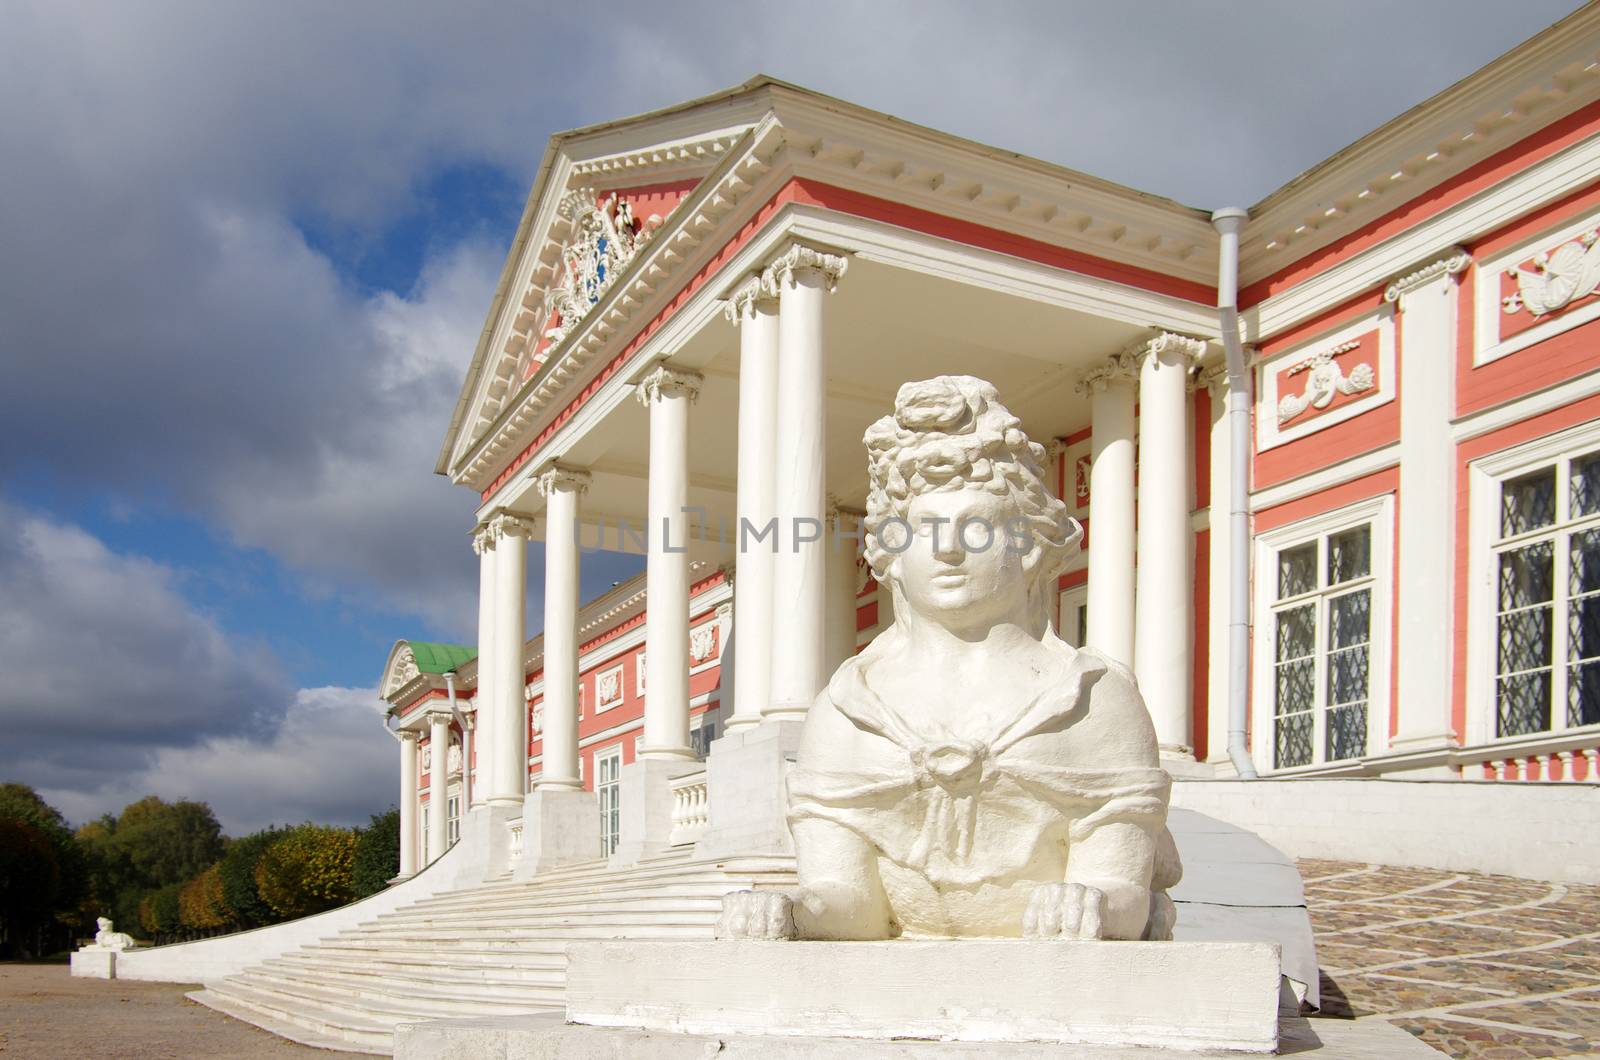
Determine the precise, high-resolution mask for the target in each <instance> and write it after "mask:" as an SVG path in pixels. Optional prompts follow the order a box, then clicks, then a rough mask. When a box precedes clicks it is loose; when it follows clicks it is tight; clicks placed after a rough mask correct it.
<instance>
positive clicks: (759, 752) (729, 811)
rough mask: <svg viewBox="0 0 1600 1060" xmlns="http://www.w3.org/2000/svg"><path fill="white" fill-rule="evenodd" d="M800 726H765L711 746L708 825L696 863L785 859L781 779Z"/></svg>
mask: <svg viewBox="0 0 1600 1060" xmlns="http://www.w3.org/2000/svg"><path fill="white" fill-rule="evenodd" d="M802 728H803V725H802V723H801V722H800V721H798V720H794V719H789V720H768V721H765V722H763V723H762V724H761V725H757V726H754V727H752V728H746V729H741V730H740V731H738V732H730V733H729V734H728V735H726V736H724V737H722V738H721V739H720V740H713V741H712V743H711V753H710V755H709V756H708V757H707V759H706V802H707V815H708V817H709V819H710V824H709V828H708V830H707V832H706V834H705V836H704V837H703V838H702V839H701V840H700V841H699V842H698V843H696V844H695V854H696V856H698V857H713V858H714V857H727V856H732V855H735V854H790V853H793V852H794V841H793V839H792V838H791V837H790V835H789V822H788V820H787V812H788V798H787V794H786V791H785V788H784V778H785V776H786V775H787V773H788V770H789V764H790V763H791V762H793V761H794V758H795V755H796V753H798V751H799V749H800V733H801V730H802Z"/></svg>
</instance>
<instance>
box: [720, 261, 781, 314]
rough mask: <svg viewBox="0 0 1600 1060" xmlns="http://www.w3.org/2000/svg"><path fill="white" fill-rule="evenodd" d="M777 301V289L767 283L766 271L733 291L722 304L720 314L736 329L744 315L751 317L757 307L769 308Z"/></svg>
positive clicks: (750, 278) (746, 280) (747, 279)
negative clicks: (764, 306) (747, 314)
mask: <svg viewBox="0 0 1600 1060" xmlns="http://www.w3.org/2000/svg"><path fill="white" fill-rule="evenodd" d="M777 301H778V289H777V287H775V286H772V285H770V284H769V283H768V271H762V272H759V273H756V274H755V275H754V276H750V277H748V278H746V279H745V281H744V282H743V283H741V284H739V285H738V286H737V287H735V288H734V289H733V291H732V293H731V294H729V295H728V297H727V300H726V301H724V302H723V304H722V312H723V313H724V315H726V316H727V318H728V319H729V320H731V321H732V322H733V324H734V326H735V327H737V326H738V324H739V322H740V321H741V320H743V319H744V318H745V314H746V313H749V314H752V315H753V314H754V313H755V311H756V307H757V306H762V305H766V306H769V307H771V306H773V305H775V303H776V302H777Z"/></svg>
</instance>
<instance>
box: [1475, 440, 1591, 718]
mask: <svg viewBox="0 0 1600 1060" xmlns="http://www.w3.org/2000/svg"><path fill="white" fill-rule="evenodd" d="M1498 493H1499V503H1498V506H1497V512H1496V515H1497V519H1496V524H1497V525H1496V526H1495V533H1494V542H1493V545H1492V548H1491V552H1492V557H1493V558H1492V563H1491V566H1492V570H1493V578H1494V633H1495V640H1494V645H1495V647H1494V659H1495V667H1494V694H1493V703H1494V735H1495V736H1496V737H1511V736H1527V735H1531V734H1537V733H1542V732H1551V731H1561V730H1563V729H1568V728H1576V727H1578V726H1583V725H1594V724H1597V723H1600V452H1589V453H1585V454H1583V455H1578V456H1561V457H1558V458H1556V459H1554V460H1546V461H1545V462H1544V463H1543V464H1542V465H1540V466H1538V467H1535V468H1533V469H1531V470H1526V469H1525V470H1522V471H1520V473H1518V474H1515V475H1513V476H1509V477H1506V478H1503V479H1501V480H1500V482H1499V490H1498Z"/></svg>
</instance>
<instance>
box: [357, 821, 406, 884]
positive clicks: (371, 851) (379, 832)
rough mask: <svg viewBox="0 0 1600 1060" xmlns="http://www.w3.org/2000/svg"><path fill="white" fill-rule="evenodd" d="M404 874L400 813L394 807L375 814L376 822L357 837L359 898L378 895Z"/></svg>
mask: <svg viewBox="0 0 1600 1060" xmlns="http://www.w3.org/2000/svg"><path fill="white" fill-rule="evenodd" d="M399 872H400V811H399V810H398V809H396V808H395V807H393V806H391V807H389V808H388V809H387V810H385V811H384V812H382V813H375V814H373V815H372V823H371V824H370V825H368V826H367V827H366V828H363V829H361V830H360V831H359V832H358V833H357V836H356V858H355V865H354V866H353V868H352V869H351V873H350V875H351V881H352V883H353V884H354V885H355V891H356V897H357V898H365V897H366V896H367V895H369V894H377V893H378V892H379V891H381V890H383V889H384V888H385V887H387V886H389V881H390V880H392V879H394V877H395V876H396V875H397V874H398V873H399Z"/></svg>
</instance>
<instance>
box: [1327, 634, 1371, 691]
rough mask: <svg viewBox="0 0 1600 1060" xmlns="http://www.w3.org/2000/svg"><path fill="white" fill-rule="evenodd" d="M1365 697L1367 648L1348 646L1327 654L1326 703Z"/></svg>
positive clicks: (1363, 646) (1364, 646)
mask: <svg viewBox="0 0 1600 1060" xmlns="http://www.w3.org/2000/svg"><path fill="white" fill-rule="evenodd" d="M1366 698H1367V648H1366V645H1362V646H1361V647H1359V648H1348V649H1346V650H1345V651H1336V652H1333V653H1332V654H1331V655H1329V656H1328V703H1329V704H1330V705H1332V704H1335V703H1354V702H1355V701H1357V700H1362V699H1366Z"/></svg>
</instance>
